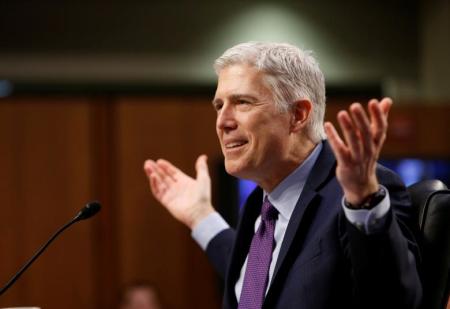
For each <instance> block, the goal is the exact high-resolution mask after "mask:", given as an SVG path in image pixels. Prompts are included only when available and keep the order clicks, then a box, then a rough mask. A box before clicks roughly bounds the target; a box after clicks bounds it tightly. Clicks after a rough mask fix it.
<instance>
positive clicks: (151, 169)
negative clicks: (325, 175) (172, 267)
mask: <svg viewBox="0 0 450 309" xmlns="http://www.w3.org/2000/svg"><path fill="white" fill-rule="evenodd" d="M196 170H197V177H196V179H194V178H192V177H189V176H188V175H186V174H185V173H184V172H182V171H181V170H179V169H178V168H177V167H175V166H174V165H172V164H171V163H170V162H168V161H166V160H162V159H160V160H158V161H156V162H155V161H153V160H147V161H146V162H145V164H144V171H145V173H146V174H147V177H148V179H149V184H150V189H151V191H152V193H153V195H154V196H155V198H156V199H157V200H158V201H159V202H160V203H161V204H162V205H163V206H164V207H165V208H166V209H167V210H168V211H169V212H170V213H171V214H172V215H173V216H174V217H175V218H176V219H177V220H179V221H181V222H183V223H184V224H186V225H187V226H188V227H190V228H192V227H194V226H195V225H196V224H197V223H198V222H199V221H200V220H201V219H202V218H204V217H205V216H207V215H208V214H209V213H211V212H212V211H213V207H212V205H211V180H210V177H209V174H208V166H207V164H206V156H204V155H202V156H200V157H199V158H198V159H197V162H196Z"/></svg>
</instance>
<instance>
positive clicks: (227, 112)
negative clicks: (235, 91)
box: [216, 103, 237, 132]
mask: <svg viewBox="0 0 450 309" xmlns="http://www.w3.org/2000/svg"><path fill="white" fill-rule="evenodd" d="M216 128H217V130H220V131H225V132H229V131H231V130H234V129H236V128H237V121H236V115H235V110H234V108H233V106H232V105H231V104H228V103H225V104H223V105H222V108H221V109H220V110H219V111H218V113H217V119H216Z"/></svg>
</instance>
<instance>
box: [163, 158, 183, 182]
mask: <svg viewBox="0 0 450 309" xmlns="http://www.w3.org/2000/svg"><path fill="white" fill-rule="evenodd" d="M157 164H158V166H159V167H160V168H161V169H162V170H163V171H164V172H165V173H166V174H167V176H168V177H170V178H171V179H172V180H173V181H177V177H178V176H179V175H180V174H183V172H182V171H181V170H179V169H178V168H177V167H176V166H175V165H173V164H172V163H170V162H169V161H167V160H164V159H159V160H158V161H157Z"/></svg>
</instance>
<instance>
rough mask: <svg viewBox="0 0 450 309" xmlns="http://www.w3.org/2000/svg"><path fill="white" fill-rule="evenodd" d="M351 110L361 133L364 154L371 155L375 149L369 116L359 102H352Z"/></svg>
mask: <svg viewBox="0 0 450 309" xmlns="http://www.w3.org/2000/svg"><path fill="white" fill-rule="evenodd" d="M350 111H351V116H352V119H353V122H354V124H355V127H356V129H357V130H358V131H359V133H360V141H361V142H362V144H363V150H364V156H371V155H372V154H373V151H374V143H373V139H372V130H371V125H370V121H369V117H368V116H367V114H366V112H365V111H364V108H363V107H362V106H361V104H359V103H356V104H352V106H351V107H350Z"/></svg>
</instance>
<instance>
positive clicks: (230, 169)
mask: <svg viewBox="0 0 450 309" xmlns="http://www.w3.org/2000/svg"><path fill="white" fill-rule="evenodd" d="M225 170H226V172H227V173H228V174H229V175H231V176H234V177H238V178H243V179H250V177H249V171H248V164H245V162H242V161H240V160H227V159H225Z"/></svg>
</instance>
